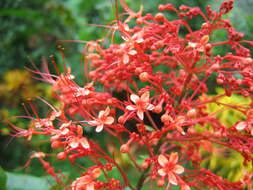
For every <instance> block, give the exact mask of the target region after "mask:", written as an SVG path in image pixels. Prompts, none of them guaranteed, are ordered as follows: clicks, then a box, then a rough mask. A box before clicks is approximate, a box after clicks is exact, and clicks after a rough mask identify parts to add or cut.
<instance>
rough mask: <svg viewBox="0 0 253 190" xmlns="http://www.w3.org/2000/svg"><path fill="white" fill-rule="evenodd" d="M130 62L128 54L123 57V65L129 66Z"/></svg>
mask: <svg viewBox="0 0 253 190" xmlns="http://www.w3.org/2000/svg"><path fill="white" fill-rule="evenodd" d="M128 62H129V56H128V55H127V54H124V55H123V63H124V64H127V63H128Z"/></svg>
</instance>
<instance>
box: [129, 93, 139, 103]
mask: <svg viewBox="0 0 253 190" xmlns="http://www.w3.org/2000/svg"><path fill="white" fill-rule="evenodd" d="M130 99H131V100H132V102H134V103H136V102H137V101H139V99H140V97H139V96H137V95H136V94H131V95H130Z"/></svg>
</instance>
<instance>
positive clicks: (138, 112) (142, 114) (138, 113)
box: [137, 110, 144, 120]
mask: <svg viewBox="0 0 253 190" xmlns="http://www.w3.org/2000/svg"><path fill="white" fill-rule="evenodd" d="M137 116H138V117H139V118H140V120H143V119H144V113H143V111H140V110H138V111H137Z"/></svg>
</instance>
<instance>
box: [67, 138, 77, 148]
mask: <svg viewBox="0 0 253 190" xmlns="http://www.w3.org/2000/svg"><path fill="white" fill-rule="evenodd" d="M78 145H79V142H78V141H77V140H76V139H74V140H72V141H71V142H70V143H69V146H70V147H71V148H77V147H78Z"/></svg>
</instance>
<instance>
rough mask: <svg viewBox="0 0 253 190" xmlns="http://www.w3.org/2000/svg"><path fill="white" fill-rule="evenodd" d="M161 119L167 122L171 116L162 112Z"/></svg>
mask: <svg viewBox="0 0 253 190" xmlns="http://www.w3.org/2000/svg"><path fill="white" fill-rule="evenodd" d="M161 121H162V122H163V123H167V122H169V121H172V118H171V117H170V116H169V115H168V114H163V115H162V116H161Z"/></svg>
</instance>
